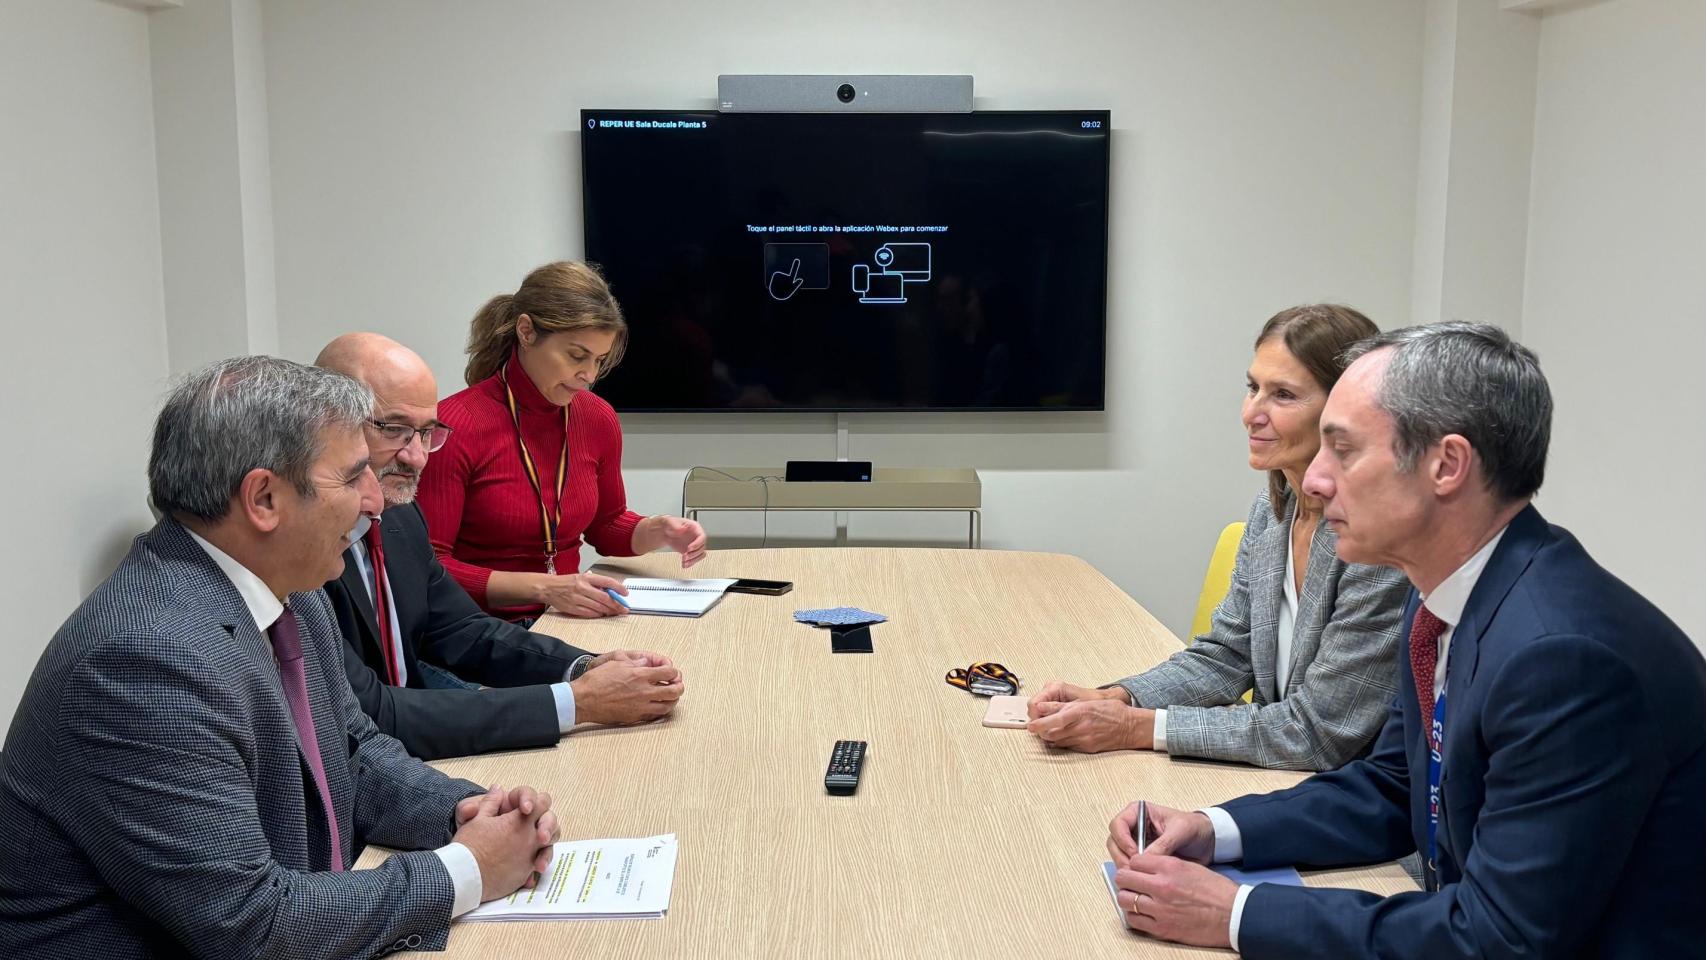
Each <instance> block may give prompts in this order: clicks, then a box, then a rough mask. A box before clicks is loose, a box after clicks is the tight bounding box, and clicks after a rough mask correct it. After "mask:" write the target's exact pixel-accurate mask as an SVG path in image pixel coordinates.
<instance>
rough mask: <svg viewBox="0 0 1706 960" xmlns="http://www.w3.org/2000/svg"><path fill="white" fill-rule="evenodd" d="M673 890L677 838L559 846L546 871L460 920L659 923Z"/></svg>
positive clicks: (664, 837)
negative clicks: (532, 883) (528, 886)
mask: <svg viewBox="0 0 1706 960" xmlns="http://www.w3.org/2000/svg"><path fill="white" fill-rule="evenodd" d="M674 884H675V834H673V833H666V834H663V835H662V836H656V837H644V838H641V839H637V840H570V841H564V842H562V843H559V844H557V852H556V854H555V855H554V856H553V857H552V859H551V867H550V869H548V870H546V871H545V874H544V875H543V876H541V877H540V878H539V882H538V883H537V884H536V885H535V886H534V887H533V889H531V890H525V889H524V890H517V891H516V892H515V893H513V894H510V895H509V896H507V897H504V898H502V899H499V900H493V901H491V902H490V903H485V904H481V905H480V906H478V907H476V908H474V909H473V910H470V911H468V912H467V913H465V914H463V915H462V919H463V920H659V919H662V918H663V915H664V914H665V913H667V912H668V911H669V892H670V888H671V887H672V886H673V885H674Z"/></svg>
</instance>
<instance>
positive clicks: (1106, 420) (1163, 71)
mask: <svg viewBox="0 0 1706 960" xmlns="http://www.w3.org/2000/svg"><path fill="white" fill-rule="evenodd" d="M264 14H265V42H266V49H265V60H266V70H267V83H268V93H269V100H268V111H269V116H270V133H271V147H272V175H273V199H274V211H275V231H276V232H275V241H276V250H277V267H278V269H277V279H278V307H279V335H280V346H281V349H282V351H283V353H284V354H285V355H287V356H291V357H294V358H298V359H306V358H310V357H312V356H313V355H314V353H315V352H316V351H317V350H318V349H319V347H320V346H321V345H322V344H323V343H324V342H325V341H326V340H327V339H329V338H331V337H332V336H333V335H335V334H337V333H339V332H342V331H346V330H350V329H357V328H370V329H375V330H379V331H381V332H384V333H387V334H390V335H392V336H395V337H398V338H399V339H401V340H403V341H405V342H407V343H410V344H411V345H413V346H415V347H416V348H417V349H419V350H420V351H421V353H422V354H423V355H425V356H426V358H427V359H428V360H429V362H431V363H432V365H433V367H434V368H435V369H436V370H437V371H438V374H439V378H440V387H441V390H442V391H443V392H446V393H448V392H449V391H451V390H453V389H455V388H457V387H458V386H460V376H459V372H460V370H461V363H462V352H461V350H462V343H463V340H464V337H465V335H466V324H467V321H468V319H469V318H470V317H471V316H472V314H473V312H474V310H475V308H476V307H477V306H478V305H479V304H480V303H482V302H484V300H485V299H486V298H488V297H490V296H491V295H493V294H495V293H498V292H501V291H507V290H511V289H513V288H514V287H515V285H516V284H517V283H518V282H519V280H520V278H521V276H522V275H523V274H524V273H525V272H526V271H527V270H528V269H530V268H531V267H533V266H535V265H537V264H539V263H541V262H544V261H547V260H550V259H556V258H562V257H573V256H576V255H578V254H579V253H580V251H581V241H580V225H579V217H580V200H579V189H578V183H579V159H578V157H579V153H578V151H579V141H578V135H577V133H576V127H577V125H578V124H577V118H578V111H579V110H580V109H581V108H583V107H655V108H692V107H707V106H711V105H713V97H714V92H715V78H716V76H717V74H719V73H818V72H823V73H835V72H838V71H840V72H863V73H971V74H974V75H975V76H976V83H977V91H978V94H979V97H978V105H979V107H981V108H992V109H1002V108H1038V109H1041V108H1077V107H1084V108H1097V107H1106V108H1110V109H1111V110H1112V111H1113V117H1114V126H1115V136H1114V145H1113V150H1114V158H1115V166H1114V173H1113V184H1112V202H1113V209H1112V231H1111V237H1110V241H1111V272H1110V278H1109V317H1108V321H1109V349H1110V359H1109V363H1108V369H1109V380H1110V388H1109V397H1108V411H1107V412H1106V413H1105V414H1090V415H1076V416H1071V415H1036V416H1027V415H997V416H961V415H955V416H949V415H926V416H874V415H873V416H865V415H860V416H855V417H853V418H852V434H853V436H852V450H851V453H852V455H853V456H855V457H859V458H869V459H873V460H876V461H878V462H879V463H880V464H886V465H893V466H912V465H970V466H975V467H977V468H979V470H980V471H981V472H982V474H983V478H984V501H985V509H986V522H985V543H986V544H987V545H988V546H991V547H1008V548H1019V549H1031V550H1059V551H1065V552H1070V553H1075V554H1079V555H1081V556H1083V557H1085V558H1087V559H1089V560H1090V561H1091V562H1092V563H1094V564H1095V565H1096V566H1097V567H1098V568H1099V569H1101V570H1103V571H1104V572H1105V573H1107V574H1108V575H1109V576H1110V577H1111V578H1112V579H1113V580H1114V581H1115V582H1116V583H1118V584H1119V585H1120V586H1122V587H1124V588H1125V589H1126V590H1128V591H1129V592H1131V593H1132V594H1133V595H1134V596H1136V597H1137V598H1138V599H1139V600H1140V601H1141V602H1143V603H1144V604H1145V605H1146V606H1148V607H1149V608H1150V609H1151V610H1153V611H1154V612H1155V613H1156V614H1157V615H1158V616H1160V617H1161V618H1162V619H1163V620H1164V621H1165V622H1166V623H1168V625H1169V626H1171V627H1172V628H1173V629H1175V630H1176V631H1182V630H1183V629H1185V628H1186V626H1187V625H1188V622H1189V618H1190V613H1191V610H1192V606H1193V604H1194V602H1195V593H1196V589H1197V586H1198V584H1199V582H1200V578H1201V574H1202V568H1203V565H1204V564H1205V563H1206V560H1207V554H1208V551H1209V549H1210V546H1211V545H1212V543H1213V540H1214V536H1215V533H1216V532H1217V531H1218V529H1219V528H1220V526H1221V525H1223V524H1224V523H1225V522H1227V521H1229V520H1233V519H1242V518H1243V516H1244V515H1245V512H1246V510H1247V509H1248V503H1249V500H1250V498H1251V497H1252V496H1254V494H1255V493H1256V491H1257V490H1258V489H1259V488H1260V486H1261V483H1262V481H1261V478H1259V477H1258V476H1257V475H1255V474H1253V473H1251V472H1249V470H1248V469H1247V467H1246V466H1245V464H1244V446H1243V442H1242V437H1241V429H1240V427H1239V425H1238V421H1237V418H1238V407H1239V402H1240V398H1241V394H1242V377H1243V370H1244V365H1245V364H1246V362H1247V360H1248V355H1249V348H1250V341H1251V339H1252V338H1253V336H1254V335H1255V333H1256V330H1257V329H1258V328H1259V326H1260V324H1261V323H1262V322H1263V321H1264V320H1265V319H1266V318H1267V317H1268V316H1269V315H1270V314H1272V313H1273V312H1274V311H1275V310H1277V309H1279V308H1281V307H1284V306H1288V305H1291V304H1294V303H1298V302H1302V301H1308V300H1316V299H1333V300H1344V301H1347V302H1350V303H1353V304H1355V305H1357V306H1359V307H1361V308H1363V309H1364V310H1366V311H1367V312H1368V313H1369V314H1370V315H1371V316H1373V317H1374V318H1375V319H1376V320H1377V321H1379V322H1381V323H1382V324H1384V325H1387V326H1396V325H1400V324H1402V323H1404V322H1407V321H1408V310H1409V304H1410V297H1411V292H1410V275H1411V257H1412V250H1413V245H1414V236H1413V235H1414V211H1415V206H1416V199H1417V188H1416V169H1417V155H1418V133H1417V131H1418V126H1419V111H1420V103H1421V92H1420V86H1419V84H1420V77H1421V35H1422V5H1421V4H1420V3H1417V2H1413V0H1378V2H1376V0H1313V2H1294V3H1286V4H1268V3H1251V2H1242V0H1237V2H1234V0H1196V2H1190V3H1178V2H1170V0H1168V2H1161V0H1157V2H1130V0H1103V2H1085V0H1072V2H1060V3H1054V4H1050V5H1048V6H1047V7H1046V8H1039V7H1038V6H1037V5H1036V4H1034V3H1021V2H1001V3H992V2H987V0H979V2H971V0H950V2H939V3H916V2H908V3H902V2H897V0H874V2H864V3H859V4H851V5H850V4H847V3H844V2H793V3H763V2H754V0H741V2H734V3H723V4H681V3H663V2H655V0H646V2H632V3H622V4H590V3H565V2H561V0H494V2H482V3H467V2H464V0H453V2H452V0H444V2H404V0H367V2H363V3H359V4H352V3H346V2H343V0H280V2H268V3H266V4H265V5H264ZM625 426H626V432H627V437H628V442H627V467H628V469H627V471H626V475H627V478H628V483H629V491H630V496H631V499H632V501H633V504H634V506H635V507H636V508H637V509H640V510H644V511H651V512H655V511H663V510H674V509H675V508H676V504H677V501H678V497H679V495H680V480H681V475H682V473H683V472H684V471H685V469H686V468H687V467H689V466H691V465H693V464H700V463H703V464H763V463H779V462H780V461H782V460H784V459H789V458H799V457H822V456H833V455H834V453H835V438H834V433H833V418H832V417H829V416H804V415H801V416H763V417H740V416H730V417H721V416H718V417H707V416H699V417H679V416H677V417H664V416H656V415H653V416H645V417H641V416H630V417H628V418H627V419H626V422H625ZM710 525H711V531H712V534H713V537H714V538H715V537H718V536H722V537H724V538H725V541H726V540H727V539H728V538H729V536H730V535H731V534H734V533H745V534H751V535H754V536H756V534H757V533H758V522H757V520H756V519H755V518H754V519H751V521H750V523H748V522H745V521H742V520H736V519H732V518H729V517H726V516H720V517H715V518H713V519H712V520H711V523H710ZM830 531H831V521H830V519H829V518H828V517H827V516H824V517H788V518H772V521H771V532H772V534H773V535H774V534H777V533H781V534H782V535H784V536H787V537H790V538H808V537H809V538H815V539H819V540H821V539H823V538H826V537H827V536H828V535H829V533H830ZM962 531H963V520H956V519H952V518H938V519H935V520H934V521H933V522H932V520H930V519H920V518H905V517H902V518H881V517H866V516H861V517H855V518H854V520H853V524H852V533H853V536H854V538H855V539H861V538H873V539H885V540H886V539H901V540H912V539H920V538H921V539H928V540H935V541H943V542H951V541H952V540H953V539H954V538H955V537H957V536H962V535H963V534H962ZM713 545H715V544H713Z"/></svg>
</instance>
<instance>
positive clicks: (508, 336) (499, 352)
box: [463, 260, 628, 387]
mask: <svg viewBox="0 0 1706 960" xmlns="http://www.w3.org/2000/svg"><path fill="white" fill-rule="evenodd" d="M524 313H525V314H527V316H529V317H530V318H532V320H533V326H534V327H535V328H536V329H537V330H538V331H539V334H540V336H549V335H551V334H553V333H560V332H562V331H564V330H610V331H614V332H615V334H616V340H615V343H614V344H613V345H612V346H611V348H610V355H609V356H607V357H606V358H605V360H604V365H603V367H602V368H601V369H600V370H599V375H600V376H603V375H604V374H606V373H609V372H610V371H611V370H612V369H613V368H614V367H615V366H616V364H618V363H620V362H621V360H622V353H623V351H624V350H625V349H627V346H628V322H627V321H626V320H625V319H623V317H622V308H621V307H620V306H618V305H617V303H616V297H615V296H613V295H612V294H611V293H610V287H609V286H608V285H606V284H605V282H604V277H602V276H601V275H599V272H598V269H597V268H596V267H593V266H591V265H590V264H585V263H581V262H580V261H578V260H562V261H558V262H557V263H548V264H546V265H544V266H543V267H540V268H539V269H537V270H534V271H533V272H532V273H530V274H528V275H527V279H526V280H523V281H522V282H521V289H519V290H517V291H516V292H515V293H513V294H507V293H506V294H500V295H499V296H496V297H493V298H492V299H490V300H488V301H486V305H485V306H483V307H481V308H480V312H479V313H477V314H475V315H474V322H473V323H472V324H471V325H470V326H469V328H468V367H467V369H466V370H464V371H463V379H465V380H467V381H468V385H469V386H470V387H471V386H473V385H474V384H476V383H479V382H480V381H482V380H484V379H486V378H487V377H490V376H491V375H492V374H494V373H497V372H498V368H499V367H501V366H503V364H504V361H505V360H508V359H509V354H510V351H511V350H513V349H515V340H516V332H515V324H516V320H517V318H519V317H520V316H521V315H522V314H524Z"/></svg>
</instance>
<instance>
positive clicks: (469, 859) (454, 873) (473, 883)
mask: <svg viewBox="0 0 1706 960" xmlns="http://www.w3.org/2000/svg"><path fill="white" fill-rule="evenodd" d="M433 853H436V854H438V858H439V859H440V860H443V861H444V869H445V870H448V871H449V872H450V883H451V885H452V886H454V887H455V888H456V899H455V901H454V902H453V903H452V905H451V907H450V918H451V919H452V920H454V919H456V918H457V917H460V916H462V915H463V914H464V913H467V912H468V911H470V910H472V909H474V908H475V907H477V906H479V905H480V897H481V895H482V894H483V893H484V892H485V890H484V888H483V886H482V885H481V883H480V862H479V861H478V860H475V859H474V854H473V852H472V851H471V850H469V849H468V848H467V847H464V846H463V845H462V844H460V843H455V842H451V843H447V844H445V845H444V846H442V847H439V848H438V849H437V850H434V851H433ZM1233 916H1235V917H1236V916H1237V914H1233ZM1233 923H1234V924H1236V923H1237V921H1236V920H1234V921H1233ZM1235 929H1236V928H1235Z"/></svg>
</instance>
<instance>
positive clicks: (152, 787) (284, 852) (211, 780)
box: [0, 519, 479, 960]
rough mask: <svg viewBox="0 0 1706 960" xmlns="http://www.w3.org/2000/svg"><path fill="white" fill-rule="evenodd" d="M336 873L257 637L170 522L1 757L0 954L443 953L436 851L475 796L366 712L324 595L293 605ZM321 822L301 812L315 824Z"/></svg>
mask: <svg viewBox="0 0 1706 960" xmlns="http://www.w3.org/2000/svg"><path fill="white" fill-rule="evenodd" d="M290 606H291V608H292V609H293V610H295V611H296V612H297V613H298V614H299V615H300V617H301V621H302V626H303V631H302V641H303V647H304V648H305V650H306V651H307V654H306V657H305V663H304V668H305V672H306V673H307V678H308V696H309V700H310V702H311V703H312V705H313V709H314V716H315V718H316V724H315V728H316V734H317V737H318V739H319V744H320V755H321V757H322V762H323V763H324V765H325V769H326V779H327V782H328V785H329V786H330V788H331V793H332V802H333V806H334V807H335V808H336V810H337V815H338V820H339V828H340V829H339V832H340V834H341V835H342V838H343V843H344V845H345V850H344V858H345V862H346V863H352V862H354V857H355V855H356V853H358V852H359V851H360V849H361V848H362V846H363V845H364V844H365V843H370V842H371V843H376V844H381V845H383V846H387V847H392V848H396V849H399V850H412V851H419V852H415V853H403V854H399V855H397V856H394V857H392V858H391V859H389V860H387V861H385V863H384V865H383V866H381V867H379V868H378V869H375V870H360V871H352V872H346V873H339V874H334V873H331V872H329V870H328V868H329V866H330V862H331V853H330V832H329V831H328V830H327V829H326V824H325V819H324V816H323V815H322V814H321V813H320V812H319V798H318V796H317V794H316V791H315V789H314V787H313V786H312V781H310V780H309V779H308V773H307V770H308V768H307V765H306V763H305V762H304V761H303V759H302V753H301V748H300V747H299V745H298V742H297V737H296V729H295V727H294V726H293V725H292V722H291V716H290V707H289V706H288V705H287V703H286V702H285V699H284V692H283V689H282V687H281V685H280V681H279V675H278V668H277V665H276V664H275V663H274V661H273V655H272V647H271V645H270V644H269V643H268V641H267V638H266V637H265V636H264V635H262V634H261V633H260V632H259V631H257V630H256V629H255V621H254V619H253V618H252V617H251V616H250V615H249V611H248V608H247V607H245V606H244V605H243V600H242V598H241V597H240V596H239V595H238V593H237V589H236V587H234V586H233V585H232V584H231V581H230V579H229V578H227V577H226V576H225V574H224V573H223V572H221V571H220V569H219V568H218V567H217V566H215V565H214V562H213V559H212V558H211V557H209V556H208V555H207V553H206V551H204V550H202V549H201V547H200V546H199V545H197V544H196V543H195V541H193V540H191V539H190V537H189V534H188V533H187V531H185V530H184V528H183V527H182V526H180V525H179V524H177V523H176V522H175V521H173V520H171V519H165V520H162V521H160V523H159V524H158V525H156V526H155V528H154V529H153V530H152V531H150V532H149V533H146V534H144V535H143V536H141V537H138V538H137V540H136V542H135V544H133V545H132V547H131V550H130V553H129V554H128V555H127V556H126V557H125V559H124V560H123V561H122V562H121V563H120V564H119V566H118V569H117V570H115V571H114V572H113V575H112V576H111V577H109V578H108V579H107V580H106V582H104V583H102V584H101V585H100V586H99V587H97V588H96V589H95V591H94V593H93V594H91V595H90V596H89V598H88V599H87V600H85V601H84V602H83V604H82V605H81V606H79V607H78V608H77V610H76V611H75V612H74V613H72V615H71V618H70V619H69V620H67V621H66V622H65V625H64V626H62V627H61V628H60V629H59V632H58V633H56V634H55V635H54V637H53V640H52V642H51V643H49V644H48V647H47V649H46V651H45V652H43V654H42V657H41V661H40V662H39V663H38V664H37V665H36V669H35V673H34V674H33V675H32V676H31V678H30V682H29V686H28V687H27V688H26V689H25V691H24V697H23V701H22V702H21V703H20V704H19V706H18V712H17V714H16V715H15V716H14V717H13V719H12V727H11V731H10V733H9V734H8V735H7V738H6V749H5V753H4V755H3V757H0V956H4V957H31V958H58V957H66V958H70V957H79V958H81V957H99V958H101V960H121V958H131V957H178V956H195V957H245V958H247V957H290V958H307V957H367V956H375V955H378V954H381V953H388V952H391V951H393V950H398V949H404V948H409V947H415V946H420V947H428V948H441V947H442V946H443V944H444V941H445V939H446V934H447V929H448V927H449V923H450V910H451V905H452V901H453V898H454V890H453V888H452V885H451V881H450V876H449V874H448V873H447V872H446V870H445V868H444V864H443V862H442V861H440V860H439V858H438V857H437V856H436V855H434V854H433V853H432V852H431V848H433V847H437V846H441V845H443V844H445V843H447V842H449V840H450V836H451V830H452V826H453V824H452V820H453V810H454V806H455V803H456V801H457V800H459V799H461V798H462V797H465V796H468V795H470V794H473V793H478V792H479V788H478V787H477V786H475V785H474V784H471V783H468V782H467V781H463V780H452V779H450V778H449V777H446V776H444V775H443V774H441V773H439V772H438V771H436V770H433V769H432V768H430V767H428V766H426V765H425V764H423V763H421V762H420V761H418V760H415V759H413V758H411V757H409V756H408V755H407V754H405V753H404V752H403V749H402V746H401V745H400V744H398V743H397V741H395V740H393V739H391V738H390V737H387V736H385V735H383V734H381V733H380V732H379V731H378V730H377V729H375V728H374V726H373V724H372V723H371V722H370V721H369V720H368V719H367V716H366V715H365V714H363V713H362V712H361V708H360V707H359V706H358V705H357V704H356V701H355V697H354V695H353V694H351V693H350V688H349V683H348V681H346V680H345V679H344V672H343V661H342V659H341V657H342V653H343V640H342V638H341V637H340V636H339V635H338V627H337V622H336V621H335V620H334V619H333V617H332V610H331V606H330V604H329V603H328V602H327V600H326V596H325V594H324V593H322V592H321V591H319V590H316V591H314V592H312V593H301V594H295V595H293V596H292V597H291V598H290ZM310 811H312V813H310Z"/></svg>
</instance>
